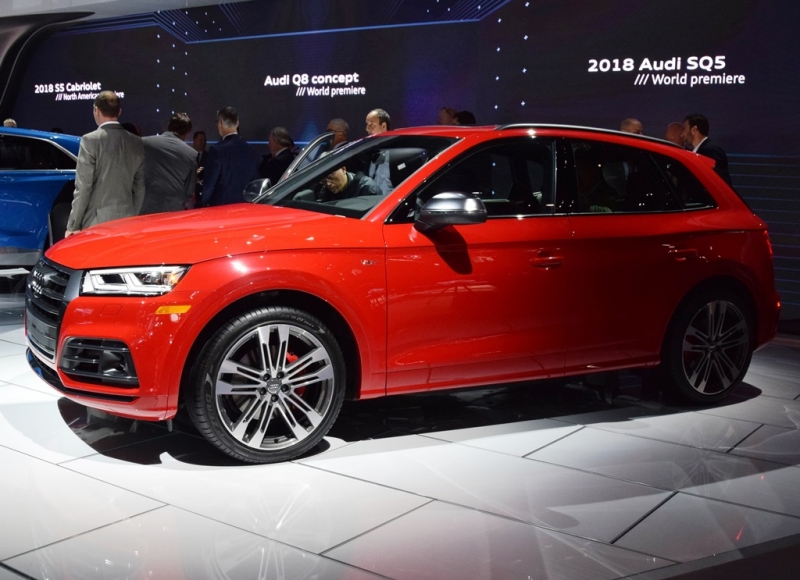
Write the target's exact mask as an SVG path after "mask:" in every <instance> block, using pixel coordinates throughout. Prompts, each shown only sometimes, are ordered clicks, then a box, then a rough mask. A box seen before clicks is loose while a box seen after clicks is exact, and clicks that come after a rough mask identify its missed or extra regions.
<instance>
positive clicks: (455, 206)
mask: <svg viewBox="0 0 800 580" xmlns="http://www.w3.org/2000/svg"><path fill="white" fill-rule="evenodd" d="M485 221H486V207H485V206H484V205H483V202H482V201H481V200H480V199H478V198H477V197H475V196H474V195H472V194H470V193H460V192H447V193H437V194H436V195H434V196H433V197H432V198H430V199H429V200H428V201H427V202H426V203H425V205H423V206H422V209H420V210H419V217H417V221H416V222H414V227H415V228H416V229H418V230H419V231H421V232H423V233H427V232H432V231H435V230H438V229H441V228H443V227H445V226H457V225H470V224H482V223H484V222H485Z"/></svg>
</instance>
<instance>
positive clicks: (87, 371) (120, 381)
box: [59, 338, 139, 389]
mask: <svg viewBox="0 0 800 580" xmlns="http://www.w3.org/2000/svg"><path fill="white" fill-rule="evenodd" d="M59 368H60V369H61V370H62V371H63V372H64V373H65V374H66V375H67V376H68V377H70V378H71V379H74V380H76V381H81V382H85V383H93V384H99V385H109V386H115V387H122V388H128V389H132V388H135V387H138V386H139V378H138V377H137V376H136V369H135V368H134V366H133V357H132V356H131V351H130V349H129V348H128V347H127V346H126V345H125V343H123V342H120V341H118V340H107V339H102V338H70V339H68V340H67V341H66V343H65V344H64V348H63V350H62V352H61V362H60V364H59Z"/></svg>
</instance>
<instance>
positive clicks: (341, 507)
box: [62, 435, 430, 553]
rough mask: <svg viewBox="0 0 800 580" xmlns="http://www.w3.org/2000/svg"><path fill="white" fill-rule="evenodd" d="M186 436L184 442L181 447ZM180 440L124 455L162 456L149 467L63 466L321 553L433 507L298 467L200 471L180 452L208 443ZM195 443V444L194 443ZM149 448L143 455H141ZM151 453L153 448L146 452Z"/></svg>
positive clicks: (107, 460) (117, 462)
mask: <svg viewBox="0 0 800 580" xmlns="http://www.w3.org/2000/svg"><path fill="white" fill-rule="evenodd" d="M180 438H183V439H184V440H183V441H177V440H178V439H180ZM188 439H189V437H187V436H181V435H173V436H170V437H167V438H165V439H164V440H160V439H158V440H152V441H150V442H147V443H143V444H141V445H138V446H131V447H127V448H125V449H122V450H120V452H122V453H125V454H126V455H127V456H128V457H130V458H133V456H134V455H133V454H137V453H138V454H140V456H141V457H155V456H158V462H157V463H152V462H151V463H149V464H147V465H146V466H144V467H143V466H142V465H141V464H140V463H137V462H134V461H131V460H130V459H118V458H116V457H109V456H107V455H95V456H92V457H88V458H85V459H76V460H75V461H71V462H69V463H65V464H62V465H63V466H64V467H65V468H66V469H70V470H74V471H76V472H78V473H82V474H84V475H87V476H90V477H92V478H94V479H97V480H100V481H105V482H108V483H111V484H113V485H119V486H124V487H125V488H126V489H130V490H134V491H136V492H138V493H141V494H143V495H147V496H148V497H152V498H155V499H158V500H159V501H161V502H164V503H167V504H170V505H173V506H177V507H180V508H182V509H185V510H187V511H191V512H193V513H196V514H200V515H203V516H205V517H208V518H211V519H214V520H217V521H220V522H224V523H226V524H229V525H232V526H236V527H238V528H241V529H243V530H248V531H252V532H254V533H256V534H259V535H262V536H265V537H268V538H272V539H275V540H279V541H281V542H283V543H285V544H288V545H291V546H295V547H298V548H301V549H303V550H309V551H312V552H317V553H319V552H321V551H323V550H327V549H328V548H331V547H332V546H335V545H337V544H340V543H342V542H344V541H347V540H349V539H351V538H353V537H355V536H357V535H359V534H362V533H364V532H366V531H367V530H370V529H372V528H374V527H376V526H379V525H381V524H382V523H384V522H386V521H388V520H391V519H394V518H396V517H398V516H401V515H403V514H404V513H406V512H408V511H410V510H413V509H415V508H417V507H419V506H421V505H423V504H425V503H427V502H428V501H430V500H429V499H427V498H424V497H419V496H417V495H415V494H413V493H408V492H406V491H399V490H397V489H392V488H391V487H389V486H379V485H374V484H372V483H367V482H364V481H359V480H355V479H351V478H344V477H338V476H335V475H332V474H331V473H328V472H325V471H322V470H319V469H313V468H311V467H308V466H305V465H298V464H295V463H283V464H275V465H232V466H214V465H199V464H197V463H196V462H193V461H186V460H183V459H182V458H181V454H180V453H179V452H178V453H176V452H175V448H176V447H177V448H178V449H180V448H181V447H184V446H186V445H189V446H193V445H195V444H197V445H200V446H203V445H205V443H204V442H203V441H197V442H196V443H195V442H194V441H190V440H188ZM192 439H193V438H192ZM138 448H142V449H138ZM145 448H146V449H145Z"/></svg>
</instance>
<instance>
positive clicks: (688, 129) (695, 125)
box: [619, 113, 731, 185]
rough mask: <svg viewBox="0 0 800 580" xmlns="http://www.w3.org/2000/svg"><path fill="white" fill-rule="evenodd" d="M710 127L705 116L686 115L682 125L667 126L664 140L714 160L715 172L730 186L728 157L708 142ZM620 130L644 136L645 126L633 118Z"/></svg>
mask: <svg viewBox="0 0 800 580" xmlns="http://www.w3.org/2000/svg"><path fill="white" fill-rule="evenodd" d="M709 127H710V126H709V122H708V119H707V118H706V117H705V116H704V115H700V114H697V113H693V114H691V115H686V118H685V119H684V120H683V122H682V123H681V122H680V121H673V122H672V123H670V124H669V125H667V128H666V129H665V130H664V137H663V138H664V140H665V141H670V142H671V143H674V144H675V145H678V146H679V147H683V148H685V149H688V150H690V151H693V152H694V153H697V154H699V155H704V156H706V157H710V158H711V159H713V160H714V162H715V165H714V171H716V172H717V174H718V175H719V176H720V177H721V178H722V179H724V180H725V183H727V184H728V185H730V184H731V176H730V172H729V171H728V156H727V155H726V154H725V151H724V150H723V149H722V147H720V146H719V145H717V144H715V143H713V142H712V141H709V140H708V134H709ZM619 130H620V131H622V132H623V133H634V134H636V135H644V126H643V125H642V123H641V121H639V120H638V119H634V118H632V117H631V118H627V119H623V121H622V123H620V126H619Z"/></svg>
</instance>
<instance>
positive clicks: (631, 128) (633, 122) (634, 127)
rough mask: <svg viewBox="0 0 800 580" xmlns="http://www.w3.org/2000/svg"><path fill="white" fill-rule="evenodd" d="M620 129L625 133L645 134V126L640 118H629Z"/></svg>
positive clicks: (621, 124)
mask: <svg viewBox="0 0 800 580" xmlns="http://www.w3.org/2000/svg"><path fill="white" fill-rule="evenodd" d="M619 130H620V131H622V132H623V133H633V134H635V135H642V134H644V127H643V126H642V123H641V122H640V121H639V120H638V119H633V118H628V119H625V120H624V121H622V123H620V125H619Z"/></svg>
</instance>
